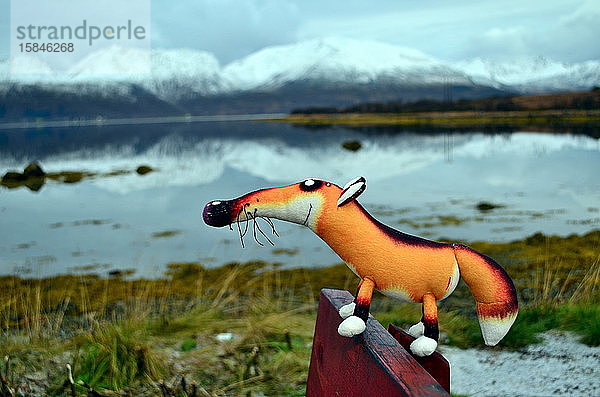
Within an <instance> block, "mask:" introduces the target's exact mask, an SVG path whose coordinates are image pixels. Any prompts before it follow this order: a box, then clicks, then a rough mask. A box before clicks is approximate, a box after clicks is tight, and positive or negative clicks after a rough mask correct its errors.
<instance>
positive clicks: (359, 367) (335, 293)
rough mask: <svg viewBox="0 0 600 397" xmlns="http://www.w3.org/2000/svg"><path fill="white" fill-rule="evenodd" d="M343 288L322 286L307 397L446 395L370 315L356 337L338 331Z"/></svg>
mask: <svg viewBox="0 0 600 397" xmlns="http://www.w3.org/2000/svg"><path fill="white" fill-rule="evenodd" d="M353 299H354V298H353V296H352V295H351V294H350V293H349V292H347V291H340V290H333V289H323V290H322V291H321V297H320V300H319V311H318V314H317V325H316V327H315V337H314V339H313V349H312V356H311V362H310V368H309V374H308V380H307V386H306V396H307V397H320V396H340V397H355V396H356V397H359V396H360V397H363V396H383V397H395V396H415V397H416V396H423V397H425V396H446V397H447V396H448V395H449V394H448V393H447V392H446V391H445V390H444V388H443V387H442V386H441V385H440V384H439V383H437V382H436V381H435V379H433V377H431V375H429V374H428V373H427V372H426V371H425V370H423V368H422V367H421V366H420V365H419V364H418V363H417V361H416V360H415V359H414V358H413V357H412V356H411V355H410V354H409V353H408V352H407V351H406V350H405V349H404V348H403V347H402V346H401V345H400V343H398V341H397V340H396V339H394V338H393V337H392V336H391V335H390V334H389V333H388V332H387V331H386V330H385V328H383V326H382V325H381V324H379V322H377V320H375V319H374V318H373V317H371V316H369V320H368V321H367V329H366V330H365V332H363V333H362V334H361V335H357V336H354V337H352V338H346V337H343V336H340V335H338V333H337V328H338V326H339V324H340V323H341V322H342V319H341V317H340V316H339V314H338V310H339V308H340V307H341V306H343V305H345V304H347V303H350V302H352V300H353Z"/></svg>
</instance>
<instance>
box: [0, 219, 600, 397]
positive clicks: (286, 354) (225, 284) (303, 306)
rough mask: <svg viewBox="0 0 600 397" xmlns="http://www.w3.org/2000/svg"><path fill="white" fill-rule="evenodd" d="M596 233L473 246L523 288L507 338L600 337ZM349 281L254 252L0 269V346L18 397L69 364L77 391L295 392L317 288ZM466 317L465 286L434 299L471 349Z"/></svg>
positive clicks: (60, 376)
mask: <svg viewBox="0 0 600 397" xmlns="http://www.w3.org/2000/svg"><path fill="white" fill-rule="evenodd" d="M599 239H600V232H598V231H596V232H591V233H589V234H587V235H585V236H569V237H565V238H558V237H546V236H541V235H535V236H531V237H529V238H527V239H524V240H522V241H518V242H513V243H510V244H487V243H474V244H473V246H474V247H475V248H477V249H479V250H480V251H482V252H485V253H488V254H490V255H491V256H493V257H495V258H497V259H498V260H499V261H500V263H503V264H504V265H505V267H506V269H507V271H508V272H509V274H510V275H511V277H513V279H514V280H515V284H516V285H517V288H518V291H519V294H520V300H521V303H522V305H521V307H522V310H521V315H520V316H519V320H517V321H518V323H517V324H515V327H514V331H511V333H510V334H509V336H508V337H507V339H506V345H508V346H513V347H520V346H522V345H523V344H526V343H532V342H535V341H536V334H537V333H538V332H543V331H544V330H546V329H548V328H553V327H564V326H565V324H567V325H569V324H570V325H569V326H570V327H571V328H568V329H572V330H574V331H576V332H579V333H581V334H582V335H583V336H584V339H585V341H586V343H589V344H596V343H598V340H599V339H600V337H599V336H598V333H599V332H600V331H599V329H600V326H599V324H598V321H597V320H596V321H595V320H594V319H597V317H598V316H600V313H599V312H598V309H599V303H600V296H599V292H600V288H599V287H600V266H599V262H600V258H599V256H598V246H599V244H598V243H599ZM356 281H357V280H356V278H355V276H354V275H352V273H351V272H350V271H348V269H347V268H346V267H345V266H344V265H339V266H333V267H330V268H325V269H323V268H321V269H310V270H309V269H291V270H282V269H280V268H279V267H275V266H270V265H267V264H265V263H258V262H250V263H246V264H228V265H225V266H223V267H220V268H215V269H206V268H203V267H202V266H200V265H197V264H190V263H179V264H171V265H169V270H168V272H167V274H166V277H165V278H163V279H160V280H127V279H123V278H112V279H104V278H100V277H98V276H93V275H85V276H58V277H53V278H48V279H41V280H36V279H21V278H18V277H2V278H1V279H0V283H2V285H3V286H6V288H3V289H2V290H0V326H1V329H0V356H5V355H8V356H9V357H11V361H12V364H11V371H10V373H11V379H10V382H11V383H10V384H11V386H12V387H13V388H14V389H17V390H20V391H21V392H22V394H23V395H34V394H33V393H30V394H27V392H26V390H34V391H35V390H37V391H38V392H39V393H38V394H42V392H41V391H43V393H49V394H55V395H59V394H61V393H64V392H65V390H66V389H65V387H64V382H65V380H66V376H67V372H66V366H65V365H66V364H67V363H69V364H71V365H72V366H73V375H74V378H75V381H81V382H83V384H82V385H76V391H77V393H79V394H86V393H88V392H89V389H90V388H94V389H101V390H102V391H103V394H106V395H109V394H110V393H116V391H115V390H121V391H126V390H129V391H130V392H132V393H134V394H136V395H159V394H162V395H169V396H175V395H182V396H183V395H190V393H191V390H192V388H191V387H192V385H195V386H194V387H195V389H194V390H196V393H197V395H199V396H228V395H248V394H249V395H252V394H253V393H258V394H260V393H264V394H266V395H303V392H304V387H305V380H306V373H307V370H308V361H309V358H310V342H311V340H312V334H313V327H314V320H315V317H314V316H315V309H316V305H317V301H316V298H317V296H318V293H319V290H320V288H322V287H334V288H343V289H347V290H350V291H352V292H353V291H354V289H355V287H356ZM373 312H374V315H375V317H376V318H378V319H379V320H380V321H381V322H383V323H389V322H394V323H396V324H399V325H403V326H405V325H410V324H412V323H415V322H417V321H418V320H419V318H420V311H419V307H418V305H401V304H399V303H397V302H395V301H391V300H389V299H386V298H384V297H382V296H377V297H376V299H374V302H373ZM473 316H474V308H473V301H472V298H471V294H470V293H469V292H468V290H466V289H465V288H464V286H462V287H459V288H458V289H457V291H456V292H455V294H454V295H453V296H452V297H450V298H449V299H448V300H446V301H444V302H443V304H442V308H441V310H440V327H441V331H442V336H443V340H442V343H450V344H454V345H458V346H463V347H469V346H480V345H481V344H482V342H481V335H480V332H479V329H478V326H477V323H476V321H475V319H474V318H473ZM217 335H221V336H219V338H217ZM40 374H44V375H40ZM182 382H183V383H185V384H186V385H187V386H186V387H185V388H184V387H183V386H182ZM67 386H68V385H67ZM183 389H186V390H187V391H185V392H184V390H183ZM111 390H112V391H111Z"/></svg>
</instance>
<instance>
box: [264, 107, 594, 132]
mask: <svg viewBox="0 0 600 397" xmlns="http://www.w3.org/2000/svg"><path fill="white" fill-rule="evenodd" d="M274 121H281V122H287V123H292V124H295V125H306V126H319V125H346V126H409V127H411V126H412V127H452V128H459V129H460V128H469V127H479V126H513V127H525V128H527V127H530V128H538V127H539V128H542V131H543V130H547V129H548V127H569V126H573V127H577V126H585V125H597V124H598V123H600V111H598V110H570V111H562V110H526V111H493V112H477V111H451V112H412V113H334V114H292V115H290V116H288V117H286V118H282V119H277V120H274Z"/></svg>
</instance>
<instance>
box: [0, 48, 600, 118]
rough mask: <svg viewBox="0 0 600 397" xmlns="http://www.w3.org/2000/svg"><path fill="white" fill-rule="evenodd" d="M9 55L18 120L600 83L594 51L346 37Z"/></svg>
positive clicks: (1, 73) (2, 77) (3, 77)
mask: <svg viewBox="0 0 600 397" xmlns="http://www.w3.org/2000/svg"><path fill="white" fill-rule="evenodd" d="M12 62H13V63H12V66H13V70H14V69H15V68H16V70H26V71H29V72H31V73H28V74H19V73H13V74H11V73H10V68H9V66H11V65H10V64H9V61H4V62H0V117H2V114H4V115H5V116H3V117H6V118H12V119H18V120H22V119H27V118H31V117H44V118H45V117H71V116H70V115H76V116H80V117H89V116H90V112H92V113H91V114H92V115H93V114H96V115H97V114H106V115H112V116H115V117H116V115H120V114H122V115H124V116H126V115H131V114H136V115H148V114H152V115H154V114H156V113H157V111H158V112H163V113H165V114H171V113H172V112H176V113H177V114H182V113H193V114H210V113H243V112H288V111H291V110H292V109H294V108H299V107H310V106H338V107H340V106H350V105H353V104H357V103H361V102H386V101H398V100H402V101H414V100H418V99H423V98H427V99H447V96H448V95H450V97H451V98H454V99H459V98H465V99H469V98H479V97H484V96H493V95H507V94H514V93H542V92H557V91H575V90H589V89H590V88H591V87H594V86H598V85H600V61H596V60H592V61H587V62H583V63H579V64H565V63H559V62H554V61H551V60H548V59H545V58H540V57H538V58H532V59H521V60H507V61H505V62H493V61H490V60H485V59H473V60H467V61H463V62H445V61H442V60H439V59H436V58H434V57H431V56H429V55H427V54H424V53H423V52H421V51H418V50H415V49H412V48H406V47H401V46H396V45H391V44H386V43H381V42H376V41H367V40H355V39H342V38H322V39H314V40H307V41H301V42H298V43H295V44H289V45H281V46H272V47H267V48H264V49H262V50H260V51H257V52H255V53H253V54H250V55H248V56H246V57H244V58H242V59H239V60H236V61H234V62H232V63H230V64H228V65H220V64H219V61H218V60H217V59H216V57H215V56H214V55H213V54H211V53H208V52H203V51H197V50H191V49H154V50H152V51H146V50H142V49H131V48H123V47H116V46H115V47H107V48H102V49H100V50H97V51H96V52H93V53H91V54H89V55H88V56H86V57H85V58H83V59H81V60H80V61H78V62H77V63H75V64H74V65H72V66H71V67H70V68H69V69H68V70H67V72H66V73H57V72H56V71H53V70H52V68H51V67H50V66H49V65H48V64H46V63H44V62H43V61H42V60H40V59H39V58H36V57H35V56H32V55H26V56H21V57H17V58H16V59H13V60H12ZM148 66H149V67H148ZM31 98H42V99H43V98H46V102H43V100H37V101H36V106H39V109H38V108H36V109H33V110H32V109H31V106H30V102H31V100H30V99H31ZM95 98H96V99H98V100H96V99H95ZM100 99H101V100H100ZM3 103H4V104H6V105H5V106H4V109H6V110H4V113H2V112H3V110H2V109H3V106H2V105H3ZM80 103H82V104H83V105H80ZM107 103H108V104H110V106H109V107H110V109H111V110H110V111H107V108H106V106H107ZM149 103H151V104H153V105H152V106H149V105H148V104H149ZM65 104H67V105H65ZM63 105H64V106H63ZM103 106H104V107H103ZM57 109H60V114H58V115H57V114H56V113H55V112H56V111H57ZM82 109H83V110H82ZM161 109H164V111H163V110H161ZM84 110H85V111H84ZM93 117H95V116H93Z"/></svg>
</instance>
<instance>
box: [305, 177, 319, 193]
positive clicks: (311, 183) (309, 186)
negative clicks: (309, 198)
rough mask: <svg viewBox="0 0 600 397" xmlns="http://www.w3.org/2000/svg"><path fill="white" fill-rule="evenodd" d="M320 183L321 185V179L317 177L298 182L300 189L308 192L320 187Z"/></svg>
mask: <svg viewBox="0 0 600 397" xmlns="http://www.w3.org/2000/svg"><path fill="white" fill-rule="evenodd" d="M321 185H323V181H320V180H318V179H307V180H305V181H304V182H302V183H301V184H300V189H302V190H304V191H305V192H310V191H313V190H317V189H318V188H320V187H321Z"/></svg>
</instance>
